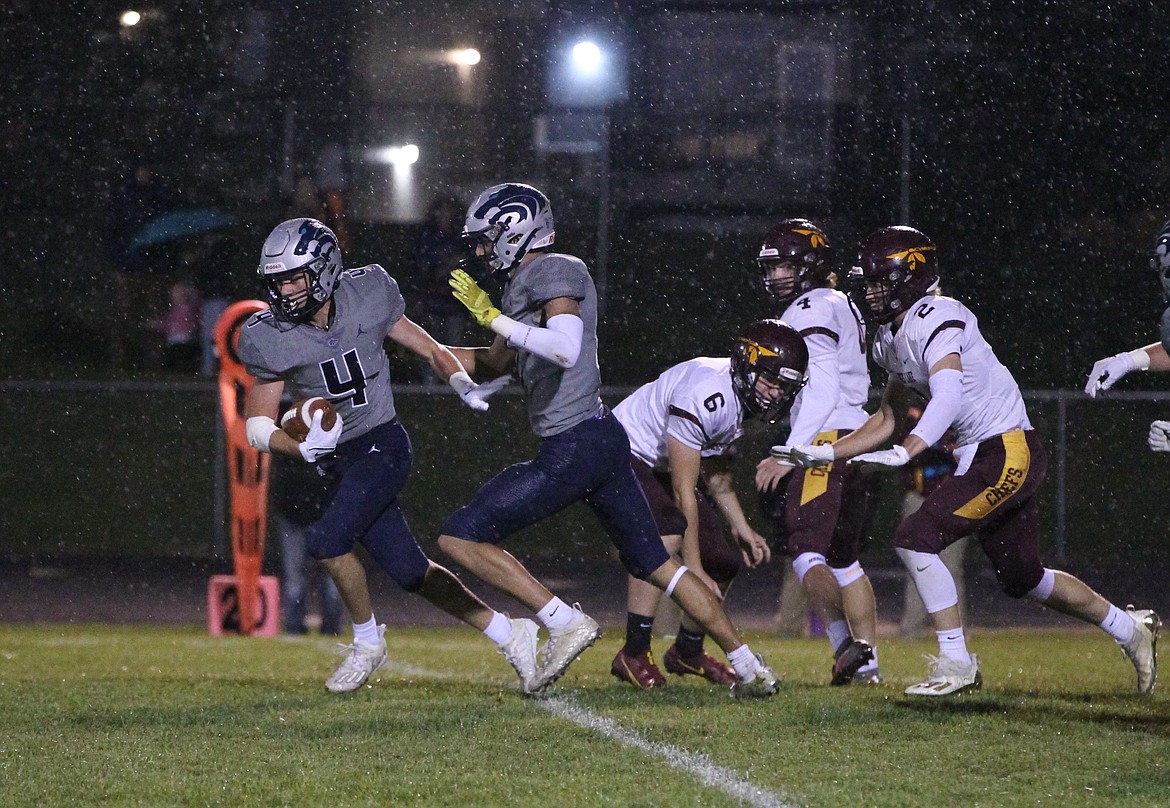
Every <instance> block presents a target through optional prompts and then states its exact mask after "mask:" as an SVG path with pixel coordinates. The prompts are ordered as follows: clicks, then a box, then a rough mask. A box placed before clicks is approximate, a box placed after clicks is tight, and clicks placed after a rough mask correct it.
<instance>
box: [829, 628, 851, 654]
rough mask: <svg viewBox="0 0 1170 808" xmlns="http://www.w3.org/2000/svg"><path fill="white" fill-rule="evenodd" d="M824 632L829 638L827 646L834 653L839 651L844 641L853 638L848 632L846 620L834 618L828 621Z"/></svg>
mask: <svg viewBox="0 0 1170 808" xmlns="http://www.w3.org/2000/svg"><path fill="white" fill-rule="evenodd" d="M825 634H826V636H828V638H829V647H830V648H832V649H833V653H834V654H836V653H837V652H838V651H840V650H841V648H842V646H844V645H845V643H847V642H849V641H851V640H852V639H853V635H852V634H850V633H849V622H848V621H847V620H834V621H833V622H832V623H829V625H827V626H825Z"/></svg>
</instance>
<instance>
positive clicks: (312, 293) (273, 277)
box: [256, 219, 343, 323]
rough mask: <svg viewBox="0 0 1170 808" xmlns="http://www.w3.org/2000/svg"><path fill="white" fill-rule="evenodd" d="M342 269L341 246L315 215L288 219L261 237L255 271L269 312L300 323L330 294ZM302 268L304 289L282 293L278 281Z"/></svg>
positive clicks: (291, 277) (295, 273) (298, 271)
mask: <svg viewBox="0 0 1170 808" xmlns="http://www.w3.org/2000/svg"><path fill="white" fill-rule="evenodd" d="M342 269H343V266H342V260H341V248H340V247H339V246H337V236H335V235H334V234H333V231H332V230H330V229H329V228H328V227H326V226H325V225H324V224H322V223H321V222H319V221H317V220H316V219H289V220H288V221H285V222H281V223H280V224H278V225H277V226H276V227H275V228H274V229H273V230H272V232H271V233H269V234H268V238H266V239H264V248H263V249H262V250H261V252H260V266H259V267H257V269H256V272H257V273H258V274H259V275H260V278H261V279H262V280H263V281H264V285H265V288H266V290H267V292H268V304H269V307H270V308H271V309H272V313H273V314H275V315H276V317H277V318H278V319H281V320H285V321H287V322H290V323H303V322H306V321H307V320H308V319H309V318H310V317H312V316H313V315H314V314H316V312H317V310H318V309H320V308H321V306H323V305H324V304H325V301H326V300H328V299H329V298H330V297H332V296H333V290H334V289H336V288H337V279H338V277H340V275H341V271H342ZM302 272H303V273H304V274H305V276H306V283H305V291H303V292H300V293H298V294H295V295H293V296H291V297H286V296H284V295H283V294H281V284H282V283H284V282H285V281H288V280H291V279H293V278H295V277H296V276H297V275H298V274H299V273H302Z"/></svg>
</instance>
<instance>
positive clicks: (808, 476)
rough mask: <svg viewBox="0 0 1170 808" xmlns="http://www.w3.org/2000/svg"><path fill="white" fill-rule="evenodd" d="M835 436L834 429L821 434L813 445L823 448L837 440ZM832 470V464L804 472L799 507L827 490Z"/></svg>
mask: <svg viewBox="0 0 1170 808" xmlns="http://www.w3.org/2000/svg"><path fill="white" fill-rule="evenodd" d="M837 434H838V431H837V430H836V429H830V430H829V431H828V432H821V433H820V434H819V435H817V437H816V439H815V440H814V441H813V445H814V446H823V445H825V444H826V443H832V442H833V441H835V440H837ZM832 470H833V464H832V463H830V464H829V465H827V466H817V467H816V468H812V469H805V470H804V482H803V484H802V485H801V488H800V504H801V505H807V504H808V503H809V502H812V501H813V500H814V499H816V498H817V497H819V496H820V495H821V494H823V493H825V492H826V491H828V490H829V472H830V471H832Z"/></svg>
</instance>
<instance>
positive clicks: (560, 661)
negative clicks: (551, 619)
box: [529, 603, 601, 693]
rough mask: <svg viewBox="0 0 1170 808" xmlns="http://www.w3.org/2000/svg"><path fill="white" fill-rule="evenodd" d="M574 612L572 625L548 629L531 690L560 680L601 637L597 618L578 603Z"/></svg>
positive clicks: (574, 607)
mask: <svg viewBox="0 0 1170 808" xmlns="http://www.w3.org/2000/svg"><path fill="white" fill-rule="evenodd" d="M573 612H574V614H573V618H572V620H570V621H569V625H567V626H565V627H564V628H560V629H556V630H555V631H554V630H553V629H549V632H548V634H549V637H548V642H546V643H545V644H544V647H543V648H542V649H541V651H540V657H541V661H540V667H538V668H537V669H536V678H535V679H534V680H533V682H532V689H531V690H529V692H530V693H535V692H537V691H540V690H543V689H544V688H546V687H548V686H549V685H551V684H552V683H553V682H555V681H556V680H557V679H560V678H561V676H563V675H564V673H565V671H566V670H567V669H568V667H569V665H571V664H572V662H573V660H574V659H576V658H577V657H579V656H580V655H581V652H582V651H584V650H585V649H586V648H588V647H589V646H591V645H593V643H595V642H597V638H598V637H600V636H601V629H600V628H599V627H598V625H597V621H596V620H594V619H593V618H592V617H590V616H589V615H587V614H585V612H583V611H581V605H580V604H579V603H574V604H573Z"/></svg>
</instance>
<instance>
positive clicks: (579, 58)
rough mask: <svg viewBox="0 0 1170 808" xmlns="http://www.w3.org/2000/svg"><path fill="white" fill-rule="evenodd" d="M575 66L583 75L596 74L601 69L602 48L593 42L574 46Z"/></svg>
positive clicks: (579, 43)
mask: <svg viewBox="0 0 1170 808" xmlns="http://www.w3.org/2000/svg"><path fill="white" fill-rule="evenodd" d="M573 64H574V65H576V67H577V69H578V70H580V71H581V72H582V73H596V72H597V70H598V68H600V67H601V48H599V47H597V45H595V44H594V43H592V42H589V41H585V42H578V43H577V44H576V45H574V46H573Z"/></svg>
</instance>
